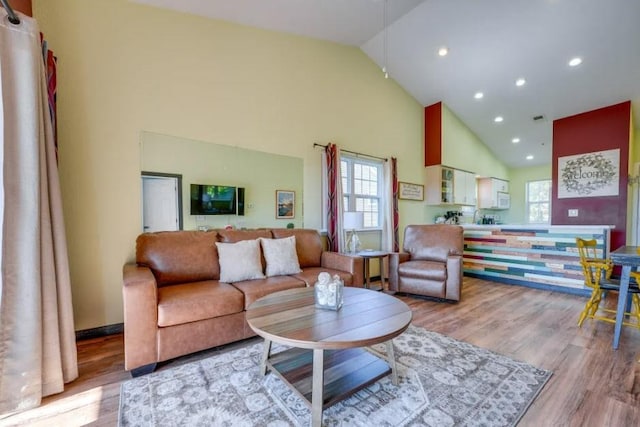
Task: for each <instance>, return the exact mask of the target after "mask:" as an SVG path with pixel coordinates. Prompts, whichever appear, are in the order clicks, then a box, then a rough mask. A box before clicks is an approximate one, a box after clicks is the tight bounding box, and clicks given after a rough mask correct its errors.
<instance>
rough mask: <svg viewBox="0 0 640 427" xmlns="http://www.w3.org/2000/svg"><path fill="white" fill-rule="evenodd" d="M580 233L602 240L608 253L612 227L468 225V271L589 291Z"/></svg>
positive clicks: (583, 292) (600, 245)
mask: <svg viewBox="0 0 640 427" xmlns="http://www.w3.org/2000/svg"><path fill="white" fill-rule="evenodd" d="M576 237H581V238H583V239H596V240H597V242H598V249H599V254H600V255H601V256H604V254H608V247H607V246H608V242H609V229H608V228H594V227H588V228H577V227H575V226H574V227H570V228H563V227H562V226H553V227H550V228H548V229H538V228H536V229H527V228H512V227H509V228H486V229H483V228H480V227H478V229H474V228H465V231H464V267H463V268H464V273H465V274H466V275H469V276H473V277H480V278H483V279H487V280H494V281H498V282H504V283H513V284H520V285H525V286H531V287H536V288H543V289H553V290H559V291H564V292H569V293H575V294H581V295H589V294H590V289H589V288H587V287H586V286H584V280H583V277H582V268H581V267H580V264H579V256H578V250H577V248H576Z"/></svg>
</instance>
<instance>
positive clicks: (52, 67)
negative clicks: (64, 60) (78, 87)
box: [40, 33, 58, 160]
mask: <svg viewBox="0 0 640 427" xmlns="http://www.w3.org/2000/svg"><path fill="white" fill-rule="evenodd" d="M40 43H41V44H42V59H43V60H44V68H45V76H46V79H47V97H48V99H49V114H50V115H51V127H52V128H53V144H54V146H55V150H56V160H57V159H58V120H57V119H58V112H57V109H56V96H57V90H58V76H57V73H58V71H57V67H58V64H57V58H56V57H55V55H54V54H53V52H52V51H51V50H49V46H48V43H47V41H46V40H45V39H44V36H43V34H42V33H40Z"/></svg>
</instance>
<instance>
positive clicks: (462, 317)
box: [0, 277, 640, 427]
mask: <svg viewBox="0 0 640 427" xmlns="http://www.w3.org/2000/svg"><path fill="white" fill-rule="evenodd" d="M613 296H615V295H613ZM400 298H401V299H402V300H403V301H405V302H406V303H407V304H408V305H409V306H410V307H411V309H412V310H413V316H414V317H413V324H414V325H418V326H423V327H425V328H427V329H430V330H432V331H436V332H439V333H442V334H446V335H448V336H450V337H453V338H455V339H458V340H462V341H466V342H469V343H472V344H474V345H477V346H479V347H484V348H487V349H490V350H493V351H496V352H498V353H501V354H504V355H506V356H509V357H512V358H514V359H518V360H522V361H525V362H528V363H531V364H533V365H535V366H538V367H541V368H545V369H550V370H552V371H553V376H552V377H551V379H550V380H549V382H548V383H547V385H546V386H545V387H544V389H543V390H542V392H541V394H540V395H539V396H538V398H537V399H536V401H535V402H534V403H533V405H532V406H531V407H530V408H529V410H528V411H527V413H526V414H525V416H524V417H523V418H522V420H521V422H520V424H519V425H520V426H536V427H538V426H638V425H640V363H639V359H640V330H638V329H633V328H628V327H627V328H624V329H623V331H622V336H621V339H620V348H619V349H618V350H613V348H612V346H611V344H612V340H613V325H612V324H608V323H604V322H597V321H589V320H587V321H585V324H584V325H583V327H582V328H578V327H577V320H578V315H579V314H580V311H581V310H582V308H583V307H584V303H585V302H586V300H585V299H584V298H582V297H577V296H573V295H565V294H561V293H554V292H550V291H542V290H536V289H529V288H525V287H520V286H510V285H502V284H498V283H493V282H487V281H484V280H480V279H472V278H468V277H465V280H464V288H463V298H462V301H461V302H460V303H458V304H449V303H439V302H434V301H429V300H426V299H420V298H416V297H410V296H401V297H400ZM612 300H613V301H610V304H609V305H610V306H613V305H615V298H612ZM123 346H124V344H123V336H122V335H121V334H119V335H112V336H109V337H105V338H99V339H91V340H84V341H79V342H78V363H79V368H80V377H79V378H78V379H77V380H76V381H74V382H73V383H70V384H67V386H66V390H65V391H64V392H63V393H60V394H59V395H56V396H51V397H49V398H46V399H45V400H44V402H43V404H42V405H41V406H40V407H39V408H36V409H33V410H30V411H25V412H22V413H20V414H16V415H13V416H9V417H5V418H0V426H13V425H33V426H65V427H66V426H80V425H92V426H115V425H117V415H118V400H119V392H120V383H121V382H122V381H125V380H127V379H129V378H130V376H129V374H128V373H127V372H125V371H124V360H123ZM217 351H221V350H220V349H214V350H208V351H206V352H202V353H200V354H197V355H192V356H187V357H183V358H180V359H176V360H174V361H171V362H169V363H167V364H165V365H163V366H162V367H160V369H167V368H169V367H171V366H175V365H176V364H180V363H185V362H186V361H189V360H193V359H194V358H197V357H203V355H208V354H212V353H215V352H217Z"/></svg>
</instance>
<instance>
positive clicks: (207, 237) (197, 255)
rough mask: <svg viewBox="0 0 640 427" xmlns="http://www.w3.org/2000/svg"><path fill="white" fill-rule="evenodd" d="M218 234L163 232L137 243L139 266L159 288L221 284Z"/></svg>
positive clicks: (147, 236) (141, 239) (142, 235)
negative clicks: (216, 282)
mask: <svg viewBox="0 0 640 427" xmlns="http://www.w3.org/2000/svg"><path fill="white" fill-rule="evenodd" d="M216 240H217V233H216V232H215V231H198V232H196V231H161V232H157V233H143V234H141V235H139V236H138V238H137V239H136V262H137V263H138V265H142V266H146V267H149V268H150V269H151V272H152V273H153V275H154V276H155V278H156V281H157V282H158V286H164V285H169V284H174V283H186V282H197V281H201V280H218V279H219V278H220V266H219V264H218V251H217V250H216V245H215V242H216Z"/></svg>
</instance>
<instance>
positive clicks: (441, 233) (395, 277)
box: [389, 224, 464, 301]
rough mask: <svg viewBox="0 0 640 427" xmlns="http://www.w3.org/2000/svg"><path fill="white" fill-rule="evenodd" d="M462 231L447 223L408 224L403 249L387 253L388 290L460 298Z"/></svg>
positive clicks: (446, 298)
mask: <svg viewBox="0 0 640 427" xmlns="http://www.w3.org/2000/svg"><path fill="white" fill-rule="evenodd" d="M462 231H463V230H462V227H460V226H459V225H449V224H430V225H409V226H407V228H405V230H404V244H403V250H404V252H400V253H392V254H391V255H390V256H389V290H391V291H396V292H406V293H410V294H417V295H424V296H429V297H435V298H441V299H444V300H449V301H459V300H460V294H461V291H462V252H463V248H464V243H463V235H462Z"/></svg>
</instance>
